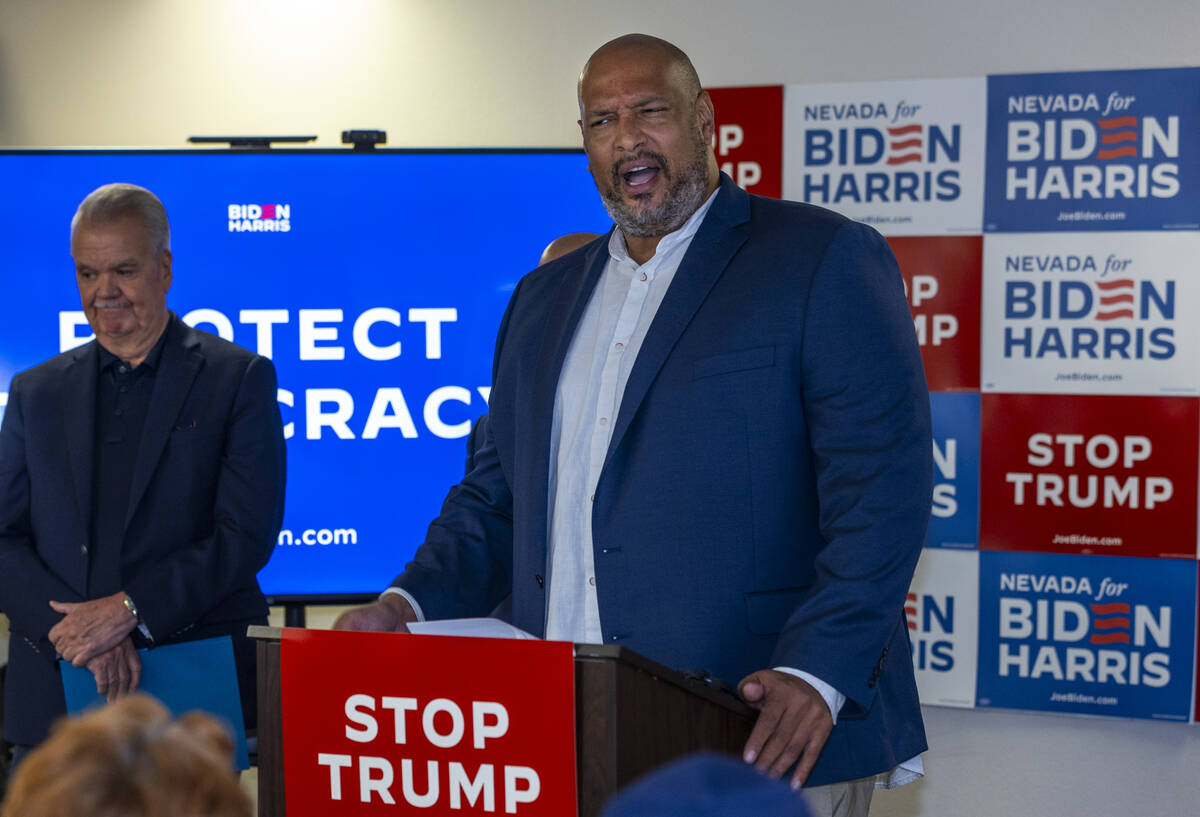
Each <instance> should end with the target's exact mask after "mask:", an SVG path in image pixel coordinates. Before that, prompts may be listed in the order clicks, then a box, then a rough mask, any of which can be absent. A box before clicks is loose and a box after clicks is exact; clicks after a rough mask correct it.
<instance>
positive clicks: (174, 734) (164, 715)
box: [0, 695, 253, 817]
mask: <svg viewBox="0 0 1200 817" xmlns="http://www.w3.org/2000/svg"><path fill="white" fill-rule="evenodd" d="M233 748H234V744H233V741H232V739H231V738H230V737H229V734H228V733H227V732H226V731H225V729H224V728H223V727H222V726H221V725H220V724H219V723H218V722H217V721H215V720H213V719H212V718H211V717H209V716H208V715H204V714H202V713H199V712H191V713H188V714H186V715H184V716H182V717H181V718H179V719H178V720H172V719H171V716H170V714H169V713H168V712H167V710H166V709H165V708H164V707H163V706H162V705H161V704H159V703H158V702H157V701H155V700H154V699H152V698H149V697H147V696H145V695H134V696H131V697H129V698H123V699H121V700H119V701H116V702H114V703H111V704H109V705H108V706H105V707H104V708H102V709H99V710H96V711H95V712H91V713H88V714H86V715H83V716H81V717H78V718H72V719H64V720H61V721H59V723H58V724H57V725H56V726H55V728H54V731H53V732H52V733H51V735H50V737H49V739H47V740H46V742H45V743H43V744H42V745H41V746H39V747H38V748H37V749H35V750H34V751H32V752H30V753H29V756H28V757H26V758H25V760H24V762H23V763H22V764H21V765H20V766H19V767H18V768H17V771H16V773H15V774H14V776H13V779H12V781H11V784H10V786H9V790H8V796H7V797H6V798H5V800H4V804H3V807H2V808H0V817H64V815H70V817H251V815H252V814H253V809H252V806H251V804H250V800H249V798H248V797H247V796H246V793H245V792H243V791H242V789H241V787H240V785H239V784H238V780H237V776H236V774H235V773H234V771H233Z"/></svg>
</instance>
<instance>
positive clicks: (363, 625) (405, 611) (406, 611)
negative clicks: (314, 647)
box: [333, 593, 417, 633]
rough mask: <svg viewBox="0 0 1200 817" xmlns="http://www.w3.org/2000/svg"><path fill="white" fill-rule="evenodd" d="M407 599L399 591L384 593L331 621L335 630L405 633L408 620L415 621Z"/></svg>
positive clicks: (415, 615)
mask: <svg viewBox="0 0 1200 817" xmlns="http://www.w3.org/2000/svg"><path fill="white" fill-rule="evenodd" d="M416 620H417V614H416V612H414V611H413V608H412V605H411V604H409V603H408V599H406V598H404V596H401V595H400V594H399V593H384V594H383V595H382V596H380V597H379V598H378V599H376V600H375V601H373V602H371V603H370V604H364V605H363V606H362V607H351V608H350V609H349V610H347V611H346V612H344V613H342V614H341V615H340V616H338V617H337V620H336V621H334V622H333V629H335V630H366V631H369V632H375V633H407V632H408V622H410V621H416Z"/></svg>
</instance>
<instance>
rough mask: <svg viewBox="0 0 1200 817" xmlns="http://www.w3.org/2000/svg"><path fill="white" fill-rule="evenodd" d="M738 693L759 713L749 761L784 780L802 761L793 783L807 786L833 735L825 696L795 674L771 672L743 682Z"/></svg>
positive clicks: (747, 751) (746, 755)
mask: <svg viewBox="0 0 1200 817" xmlns="http://www.w3.org/2000/svg"><path fill="white" fill-rule="evenodd" d="M738 694H740V695H741V696H742V698H743V699H744V700H745V701H746V703H748V704H750V706H752V707H754V708H755V709H757V710H758V720H757V721H755V723H754V729H753V730H752V731H751V732H750V739H749V740H747V741H746V749H745V752H744V754H743V758H744V760H745V761H746V762H747V763H753V764H754V765H755V766H756V767H757V768H758V770H759V771H761V772H765V773H767V774H769V775H770V776H771V777H774V778H777V779H778V778H781V777H783V775H784V773H785V772H786V771H787V770H788V768H789V767H790V766H791V765H792V764H793V763H796V761H797V759H799V761H800V762H799V763H798V764H797V765H796V771H795V772H794V773H793V774H792V779H791V785H792V788H793V789H798V788H800V787H801V786H803V785H804V781H805V780H807V779H808V775H809V773H810V772H812V769H813V766H815V765H816V763H817V758H819V757H820V756H821V750H822V749H824V748H825V741H827V740H828V739H829V733H830V732H832V731H833V717H832V716H831V715H830V714H829V705H828V704H826V703H825V699H824V698H822V697H821V693H819V692H817V691H816V690H815V689H813V687H812V686H811V685H810V684H808V683H807V682H805V681H803V680H801V679H800V678H797V677H796V676H794V675H788V674H787V673H786V672H778V671H776V670H771V669H766V670H759V671H758V672H752V673H750V674H749V675H747V676H746V677H745V678H743V679H742V682H741V683H740V684H738Z"/></svg>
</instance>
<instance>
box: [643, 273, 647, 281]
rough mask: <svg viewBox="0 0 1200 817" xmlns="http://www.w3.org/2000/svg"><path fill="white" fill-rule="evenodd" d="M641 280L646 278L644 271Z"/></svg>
mask: <svg viewBox="0 0 1200 817" xmlns="http://www.w3.org/2000/svg"><path fill="white" fill-rule="evenodd" d="M642 280H643V281H645V280H646V273H644V272H643V273H642Z"/></svg>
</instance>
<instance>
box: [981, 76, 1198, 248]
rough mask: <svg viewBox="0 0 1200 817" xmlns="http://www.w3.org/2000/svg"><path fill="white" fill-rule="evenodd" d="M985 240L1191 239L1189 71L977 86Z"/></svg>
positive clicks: (1194, 160)
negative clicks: (981, 110) (983, 125)
mask: <svg viewBox="0 0 1200 817" xmlns="http://www.w3.org/2000/svg"><path fill="white" fill-rule="evenodd" d="M987 130H988V136H987V171H986V175H987V181H986V194H985V205H984V230H985V231H987V232H993V231H1000V232H1033V231H1053V232H1073V231H1077V230H1196V229H1200V68H1157V69H1148V70H1135V71H1081V72H1074V73H1055V74H1011V75H997V76H990V77H988V80H987Z"/></svg>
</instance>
